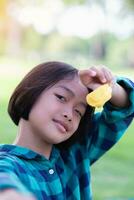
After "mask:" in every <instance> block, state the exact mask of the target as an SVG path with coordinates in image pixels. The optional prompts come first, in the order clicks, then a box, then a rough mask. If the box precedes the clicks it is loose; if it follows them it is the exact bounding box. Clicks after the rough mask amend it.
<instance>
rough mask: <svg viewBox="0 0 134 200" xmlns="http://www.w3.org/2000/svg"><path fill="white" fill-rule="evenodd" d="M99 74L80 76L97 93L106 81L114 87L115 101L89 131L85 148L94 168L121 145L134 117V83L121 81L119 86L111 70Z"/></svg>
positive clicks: (99, 114)
mask: <svg viewBox="0 0 134 200" xmlns="http://www.w3.org/2000/svg"><path fill="white" fill-rule="evenodd" d="M97 70H98V71H97ZM97 70H96V69H92V70H88V71H87V70H85V71H82V73H80V75H82V77H81V78H83V80H82V82H83V83H84V84H85V85H86V86H87V87H89V88H91V89H92V90H94V89H96V88H97V87H98V86H100V85H101V84H103V81H102V80H103V78H104V77H105V79H106V80H105V81H104V82H105V83H106V82H109V83H112V84H113V91H112V98H111V100H110V101H109V102H107V103H106V104H105V105H104V108H103V111H102V112H101V113H96V114H95V115H94V117H93V121H92V128H91V129H90V130H87V137H86V138H85V145H86V146H87V151H88V152H87V153H88V157H89V159H90V164H93V163H94V162H95V161H96V160H98V159H99V158H100V157H101V156H102V155H103V154H104V153H105V152H107V151H108V150H109V149H110V148H111V147H112V146H113V145H114V144H115V143H117V142H118V141H119V139H120V138H121V136H122V135H123V134H124V133H125V131H126V130H127V128H128V126H129V125H130V123H131V122H132V120H133V117H134V83H132V82H131V81H130V80H128V79H122V78H118V79H117V83H116V85H115V81H113V80H114V77H113V76H112V74H111V73H109V72H107V70H106V71H105V70H102V71H99V69H97ZM93 72H95V73H93ZM102 72H103V73H104V74H105V73H106V74H107V75H104V74H103V73H102Z"/></svg>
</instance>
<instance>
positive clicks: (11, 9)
mask: <svg viewBox="0 0 134 200" xmlns="http://www.w3.org/2000/svg"><path fill="white" fill-rule="evenodd" d="M50 60H60V61H64V62H67V63H70V64H72V65H74V66H76V67H79V68H80V69H82V68H83V67H84V68H85V67H86V68H88V67H89V66H91V65H97V64H103V65H106V66H108V67H109V68H110V69H111V70H112V71H113V72H114V73H115V74H118V75H121V76H127V77H130V78H131V79H133V80H134V0H109V1H106V0H98V1H97V0H94V1H91V0H0V143H12V142H13V140H14V138H15V135H16V133H17V127H16V126H15V125H14V124H13V123H12V121H11V120H10V118H9V116H8V114H7V105H8V100H9V97H10V95H11V93H12V92H13V90H14V88H15V86H16V85H17V83H19V81H20V80H21V79H22V77H23V76H24V75H25V74H26V73H27V72H28V71H29V70H30V69H31V68H32V67H34V66H35V65H37V64H39V63H41V62H46V61H50ZM133 146H134V123H132V125H131V126H130V127H129V129H128V131H127V132H126V135H125V136H123V139H122V140H121V141H120V142H119V143H118V144H117V145H116V146H115V147H114V148H113V149H112V150H111V151H109V152H108V153H107V154H106V155H105V156H104V157H103V158H101V159H100V160H99V161H97V162H96V164H95V165H94V166H92V188H93V196H94V199H95V200H126V199H134V150H133V149H134V148H133Z"/></svg>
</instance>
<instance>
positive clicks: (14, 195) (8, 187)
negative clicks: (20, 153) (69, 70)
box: [0, 154, 35, 200]
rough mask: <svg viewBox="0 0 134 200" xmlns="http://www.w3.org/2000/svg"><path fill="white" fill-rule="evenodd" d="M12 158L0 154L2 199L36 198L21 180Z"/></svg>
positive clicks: (31, 199)
mask: <svg viewBox="0 0 134 200" xmlns="http://www.w3.org/2000/svg"><path fill="white" fill-rule="evenodd" d="M11 160H12V159H11V158H9V159H8V157H7V156H5V155H2V154H1V155H0V199H3V200H8V199H9V200H10V199H14V200H18V199H20V200H35V198H34V197H33V195H32V193H31V192H29V191H28V190H27V188H26V187H25V186H24V185H23V184H22V182H21V181H20V179H19V177H18V175H17V173H16V170H15V167H14V163H13V161H11Z"/></svg>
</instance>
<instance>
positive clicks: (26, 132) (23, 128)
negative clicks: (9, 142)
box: [13, 119, 52, 159]
mask: <svg viewBox="0 0 134 200" xmlns="http://www.w3.org/2000/svg"><path fill="white" fill-rule="evenodd" d="M13 144H15V145H19V146H23V147H26V148H29V149H31V150H33V151H35V152H37V153H39V154H41V155H43V156H45V157H46V158H47V159H49V158H50V154H51V151H52V144H48V143H46V142H45V141H43V139H42V138H40V136H39V135H38V134H37V133H33V132H32V131H31V129H30V127H29V124H28V121H26V120H24V119H21V120H20V123H19V131H18V134H17V137H16V139H15V141H14V143H13Z"/></svg>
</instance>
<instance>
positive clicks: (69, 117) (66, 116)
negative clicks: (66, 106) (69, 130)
mask: <svg viewBox="0 0 134 200" xmlns="http://www.w3.org/2000/svg"><path fill="white" fill-rule="evenodd" d="M63 116H64V118H66V119H67V120H68V121H69V122H71V121H72V118H71V116H68V115H67V114H63Z"/></svg>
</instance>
